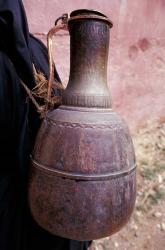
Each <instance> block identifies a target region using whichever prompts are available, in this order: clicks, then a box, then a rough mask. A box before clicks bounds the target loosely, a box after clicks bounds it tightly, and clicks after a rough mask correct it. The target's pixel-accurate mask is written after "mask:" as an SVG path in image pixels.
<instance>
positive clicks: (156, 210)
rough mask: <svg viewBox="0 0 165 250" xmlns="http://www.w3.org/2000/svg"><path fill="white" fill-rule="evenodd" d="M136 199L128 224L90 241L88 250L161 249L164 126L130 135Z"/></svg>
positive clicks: (164, 239) (164, 237)
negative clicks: (114, 231)
mask: <svg viewBox="0 0 165 250" xmlns="http://www.w3.org/2000/svg"><path fill="white" fill-rule="evenodd" d="M133 142H134V146H135V152H136V158H137V167H138V168H137V200H136V207H135V210H134V213H133V215H132V217H131V219H130V221H129V223H128V224H127V225H126V226H125V227H124V228H123V229H122V230H121V231H120V232H118V233H117V234H115V235H113V236H111V237H108V238H105V239H100V240H97V241H94V242H93V244H92V246H91V248H90V250H115V249H118V250H137V249H138V250H145V249H146V250H165V124H156V123H155V124H149V125H148V126H147V127H146V128H143V129H140V130H139V131H137V132H136V133H134V134H133Z"/></svg>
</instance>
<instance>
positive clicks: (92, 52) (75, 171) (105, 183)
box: [29, 10, 136, 240]
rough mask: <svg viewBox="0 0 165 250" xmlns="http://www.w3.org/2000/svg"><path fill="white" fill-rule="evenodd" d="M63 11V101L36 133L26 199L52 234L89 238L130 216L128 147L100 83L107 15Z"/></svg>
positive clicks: (132, 189)
mask: <svg viewBox="0 0 165 250" xmlns="http://www.w3.org/2000/svg"><path fill="white" fill-rule="evenodd" d="M83 15H85V18H83ZM91 15H92V18H91ZM80 16H81V18H78V17H80ZM88 16H89V18H88ZM71 17H76V19H75V18H73V19H70V20H69V22H68V28H69V32H70V37H71V59H70V61H71V63H70V64H71V69H70V78H69V83H68V86H67V88H66V90H65V92H64V96H63V105H62V106H60V107H59V108H58V109H56V110H53V111H51V112H49V113H48V114H47V116H46V117H45V119H44V121H43V122H42V126H41V128H40V130H39V133H38V136H37V140H36V144H35V148H34V152H33V155H32V164H31V174H30V183H29V203H30V208H31V211H32V214H33V216H34V218H35V220H36V221H37V222H38V224H39V225H40V226H42V227H43V228H45V229H46V230H48V231H49V232H51V233H52V234H55V235H59V236H62V237H66V238H70V239H76V240H91V239H98V238H102V237H106V236H108V235H111V234H113V233H115V232H117V231H118V230H119V229H120V228H121V227H122V226H124V225H125V224H126V222H127V221H128V219H129V218H130V215H131V213H132V210H133V208H134V203H135V196H136V176H135V175H136V172H135V155H134V149H133V145H132V140H131V137H130V134H129V131H128V128H127V126H126V124H125V122H124V121H123V120H122V119H121V118H120V117H119V116H118V115H117V114H116V113H115V112H113V111H112V109H111V99H110V94H109V91H108V87H107V57H108V47H109V29H110V26H112V25H111V22H109V21H107V20H108V19H107V20H104V18H103V19H99V17H104V15H102V14H101V13H99V12H94V11H89V10H78V11H74V12H72V13H71ZM97 17H98V18H97ZM105 18H106V17H105Z"/></svg>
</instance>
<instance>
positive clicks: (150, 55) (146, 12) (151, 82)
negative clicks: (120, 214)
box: [23, 0, 165, 128]
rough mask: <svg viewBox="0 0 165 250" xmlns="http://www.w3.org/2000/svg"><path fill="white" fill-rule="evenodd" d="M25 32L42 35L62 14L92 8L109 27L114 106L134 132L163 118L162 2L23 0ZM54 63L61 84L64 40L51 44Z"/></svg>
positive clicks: (63, 37)
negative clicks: (100, 14) (107, 20)
mask: <svg viewBox="0 0 165 250" xmlns="http://www.w3.org/2000/svg"><path fill="white" fill-rule="evenodd" d="M23 2H24V5H25V8H26V12H27V16H28V21H29V26H30V31H31V32H32V33H34V34H35V35H36V36H37V37H39V38H40V39H42V40H43V41H44V42H45V41H46V33H47V31H48V30H49V28H50V27H51V26H52V25H53V24H54V20H55V19H56V18H57V17H59V16H60V15H61V14H62V13H65V12H68V13H69V12H71V11H72V10H74V9H79V8H90V9H91V8H92V9H95V10H98V11H101V12H103V13H104V14H106V15H107V16H108V17H109V18H110V19H111V20H113V22H114V27H113V29H112V30H111V43H110V53H109V63H108V84H109V87H110V90H111V95H112V100H113V107H114V109H115V110H116V111H117V112H118V113H120V114H121V115H122V116H123V117H124V118H125V120H126V121H127V122H128V124H129V126H130V127H132V128H135V127H137V126H142V125H145V124H146V123H148V122H149V121H153V120H161V121H163V120H164V117H165V0H138V1H133V0H70V1H69V0H60V1H59V0H49V1H46V0H23ZM54 47H55V50H54V59H55V61H56V64H57V69H58V71H59V74H60V76H61V78H62V80H63V82H64V83H67V80H68V74H69V36H68V35H67V34H61V35H58V36H57V37H56V38H55V40H54Z"/></svg>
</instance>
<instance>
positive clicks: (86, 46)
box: [63, 10, 111, 108]
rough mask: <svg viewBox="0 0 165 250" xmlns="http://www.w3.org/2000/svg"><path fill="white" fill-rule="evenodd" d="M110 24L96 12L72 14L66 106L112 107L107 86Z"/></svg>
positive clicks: (79, 11)
mask: <svg viewBox="0 0 165 250" xmlns="http://www.w3.org/2000/svg"><path fill="white" fill-rule="evenodd" d="M109 22H110V21H109ZM109 22H108V19H107V20H106V17H105V16H104V15H103V14H101V13H99V12H96V11H89V10H77V11H74V12H72V13H71V18H70V20H69V22H68V27H69V32H70V77H69V83H68V86H67V88H66V90H65V93H64V100H63V101H64V104H67V105H73V106H83V107H101V108H103V107H105V108H106V107H107V108H109V107H111V99H110V93H109V90H108V86H107V60H108V49H109V30H110V23H109Z"/></svg>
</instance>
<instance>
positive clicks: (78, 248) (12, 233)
mask: <svg viewBox="0 0 165 250" xmlns="http://www.w3.org/2000/svg"><path fill="white" fill-rule="evenodd" d="M33 64H34V66H35V68H36V69H37V70H39V71H41V72H42V73H43V74H44V75H45V77H46V78H48V70H49V69H48V58H47V49H46V48H45V46H44V45H43V44H42V43H41V41H39V40H38V39H36V38H34V37H33V36H32V35H31V34H29V30H28V25H27V20H26V14H25V11H24V8H23V4H22V1H21V0H0V250H38V249H39V250H86V249H87V248H88V246H89V245H90V242H78V241H74V240H69V239H64V238H61V237H57V236H54V235H51V234H50V233H48V232H47V231H45V230H44V229H42V228H41V227H39V226H38V225H37V224H36V222H35V221H34V220H33V218H32V216H31V214H30V211H29V207H28V200H27V189H28V188H27V187H28V165H29V155H30V152H31V151H32V148H33V144H34V141H35V136H36V133H37V131H38V128H39V126H40V123H41V119H40V117H39V114H38V113H37V111H36V109H35V107H34V106H33V104H32V103H31V100H30V99H29V97H28V95H27V93H26V91H25V89H24V88H23V87H22V85H21V81H23V82H24V83H25V84H26V85H27V87H28V88H29V89H32V88H33V87H34V86H35V80H34V74H33V73H34V72H33ZM55 78H56V80H57V81H60V79H59V76H58V74H57V72H56V71H55Z"/></svg>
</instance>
